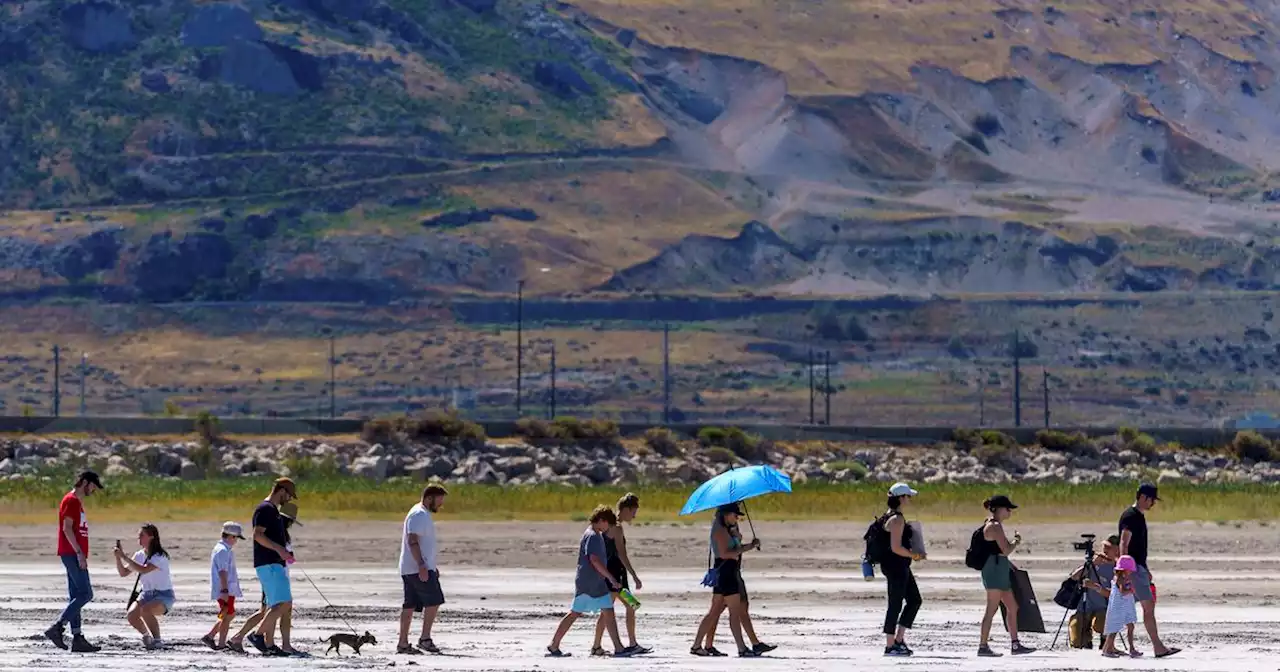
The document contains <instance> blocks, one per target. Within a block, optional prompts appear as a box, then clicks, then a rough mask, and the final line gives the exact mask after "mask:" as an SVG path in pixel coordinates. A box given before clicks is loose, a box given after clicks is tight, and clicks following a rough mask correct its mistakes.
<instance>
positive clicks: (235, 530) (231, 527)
mask: <svg viewBox="0 0 1280 672" xmlns="http://www.w3.org/2000/svg"><path fill="white" fill-rule="evenodd" d="M222 533H223V534H229V535H231V536H233V537H235V538H236V539H244V528H242V527H240V523H237V522H235V521H231V520H228V521H227V522H225V523H223V524H222Z"/></svg>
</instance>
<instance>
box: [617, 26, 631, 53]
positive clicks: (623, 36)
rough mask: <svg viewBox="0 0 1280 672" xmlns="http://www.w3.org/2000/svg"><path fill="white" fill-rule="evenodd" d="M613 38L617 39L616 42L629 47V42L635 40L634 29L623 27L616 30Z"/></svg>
mask: <svg viewBox="0 0 1280 672" xmlns="http://www.w3.org/2000/svg"><path fill="white" fill-rule="evenodd" d="M614 39H616V40H617V41H618V44H621V45H622V46H623V47H626V48H627V49H630V48H631V44H632V43H633V42H635V41H636V31H634V30H632V29H630V28H623V29H622V30H619V31H618V34H617V35H615V36H614Z"/></svg>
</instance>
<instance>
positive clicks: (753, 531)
mask: <svg viewBox="0 0 1280 672" xmlns="http://www.w3.org/2000/svg"><path fill="white" fill-rule="evenodd" d="M742 515H744V516H746V517H747V527H749V528H751V538H752V539H755V537H756V526H755V525H753V524H752V523H751V512H750V511H747V503H746V502H745V501H744V502H742Z"/></svg>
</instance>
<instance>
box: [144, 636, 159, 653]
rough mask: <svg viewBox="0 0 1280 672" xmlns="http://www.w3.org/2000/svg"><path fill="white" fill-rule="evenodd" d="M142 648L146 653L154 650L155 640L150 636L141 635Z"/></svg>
mask: <svg viewBox="0 0 1280 672" xmlns="http://www.w3.org/2000/svg"><path fill="white" fill-rule="evenodd" d="M142 648H144V649H146V650H148V651H151V650H152V649H154V648H156V640H154V639H152V638H151V635H143V636H142Z"/></svg>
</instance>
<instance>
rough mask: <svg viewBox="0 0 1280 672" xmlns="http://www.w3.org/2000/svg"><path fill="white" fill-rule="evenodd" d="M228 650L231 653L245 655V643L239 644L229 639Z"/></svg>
mask: <svg viewBox="0 0 1280 672" xmlns="http://www.w3.org/2000/svg"><path fill="white" fill-rule="evenodd" d="M227 649H229V650H231V651H235V652H236V653H244V652H245V650H244V643H243V642H237V641H236V640H234V639H228V640H227Z"/></svg>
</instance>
